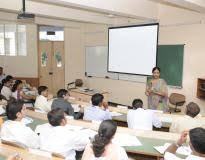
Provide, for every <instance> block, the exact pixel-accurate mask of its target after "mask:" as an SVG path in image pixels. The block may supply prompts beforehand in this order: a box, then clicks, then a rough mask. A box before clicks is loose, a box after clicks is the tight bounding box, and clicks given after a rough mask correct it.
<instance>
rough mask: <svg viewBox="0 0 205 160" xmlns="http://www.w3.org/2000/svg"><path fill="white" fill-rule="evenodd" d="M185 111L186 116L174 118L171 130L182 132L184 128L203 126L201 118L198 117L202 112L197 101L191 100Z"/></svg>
mask: <svg viewBox="0 0 205 160" xmlns="http://www.w3.org/2000/svg"><path fill="white" fill-rule="evenodd" d="M185 112H186V115H185V116H182V117H180V118H177V119H175V120H173V122H172V125H171V127H170V130H169V131H170V132H173V133H181V132H182V131H184V130H189V129H192V128H196V127H202V126H203V124H202V123H201V121H200V119H198V118H197V115H198V114H199V113H200V108H199V106H198V105H197V104H196V103H194V102H190V103H189V104H188V105H187V106H186V111H185Z"/></svg>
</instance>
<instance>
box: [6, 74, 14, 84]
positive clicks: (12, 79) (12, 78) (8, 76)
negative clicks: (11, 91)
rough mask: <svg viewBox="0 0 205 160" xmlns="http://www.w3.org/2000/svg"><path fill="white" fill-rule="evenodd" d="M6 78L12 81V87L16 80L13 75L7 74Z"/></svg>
mask: <svg viewBox="0 0 205 160" xmlns="http://www.w3.org/2000/svg"><path fill="white" fill-rule="evenodd" d="M6 79H7V80H9V81H10V82H11V87H12V84H13V81H14V77H13V76H11V75H7V76H6Z"/></svg>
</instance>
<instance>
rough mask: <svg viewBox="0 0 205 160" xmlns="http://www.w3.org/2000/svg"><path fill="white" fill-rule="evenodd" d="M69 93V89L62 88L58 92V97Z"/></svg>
mask: <svg viewBox="0 0 205 160" xmlns="http://www.w3.org/2000/svg"><path fill="white" fill-rule="evenodd" d="M67 93H68V90H66V89H60V90H58V92H57V97H58V98H63V96H66V94H67Z"/></svg>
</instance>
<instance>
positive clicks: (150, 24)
mask: <svg viewBox="0 0 205 160" xmlns="http://www.w3.org/2000/svg"><path fill="white" fill-rule="evenodd" d="M154 25H157V42H156V63H155V67H156V66H157V51H158V40H159V23H147V24H137V25H129V26H117V27H108V57H107V72H108V73H119V74H127V75H139V76H151V75H148V74H135V73H127V72H115V71H109V34H110V29H118V28H131V27H142V26H154Z"/></svg>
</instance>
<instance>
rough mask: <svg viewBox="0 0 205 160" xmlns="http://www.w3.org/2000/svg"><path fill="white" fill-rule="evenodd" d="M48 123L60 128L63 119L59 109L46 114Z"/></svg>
mask: <svg viewBox="0 0 205 160" xmlns="http://www.w3.org/2000/svg"><path fill="white" fill-rule="evenodd" d="M47 118H48V122H49V123H50V125H52V126H60V124H61V122H62V120H63V119H65V115H64V111H63V110H62V109H60V108H55V109H52V110H51V111H50V112H48V114H47Z"/></svg>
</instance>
